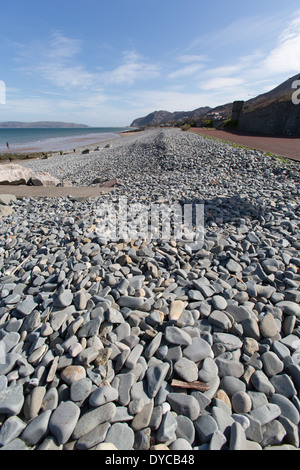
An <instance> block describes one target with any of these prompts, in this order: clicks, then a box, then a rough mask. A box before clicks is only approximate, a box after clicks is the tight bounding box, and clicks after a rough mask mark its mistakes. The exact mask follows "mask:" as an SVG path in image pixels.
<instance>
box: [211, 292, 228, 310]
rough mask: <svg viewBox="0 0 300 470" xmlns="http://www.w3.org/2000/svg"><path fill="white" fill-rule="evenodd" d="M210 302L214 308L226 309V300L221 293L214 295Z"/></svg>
mask: <svg viewBox="0 0 300 470" xmlns="http://www.w3.org/2000/svg"><path fill="white" fill-rule="evenodd" d="M211 303H212V305H213V307H214V308H215V309H216V310H226V307H227V305H228V304H227V301H226V299H225V298H224V297H222V296H221V295H214V296H213V297H212V299H211Z"/></svg>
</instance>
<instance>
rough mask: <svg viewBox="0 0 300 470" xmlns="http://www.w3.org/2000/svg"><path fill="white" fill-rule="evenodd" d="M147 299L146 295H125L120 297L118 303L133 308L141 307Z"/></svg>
mask: <svg viewBox="0 0 300 470" xmlns="http://www.w3.org/2000/svg"><path fill="white" fill-rule="evenodd" d="M145 301H146V299H145V298H144V297H132V296H128V295H123V296H121V297H120V298H119V300H118V304H119V306H120V307H128V308H131V309H133V310H135V309H137V310H138V309H139V308H141V307H142V306H143V305H144V303H145Z"/></svg>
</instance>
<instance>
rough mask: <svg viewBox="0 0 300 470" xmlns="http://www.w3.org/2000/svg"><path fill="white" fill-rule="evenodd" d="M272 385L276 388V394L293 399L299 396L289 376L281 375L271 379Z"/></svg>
mask: <svg viewBox="0 0 300 470" xmlns="http://www.w3.org/2000/svg"><path fill="white" fill-rule="evenodd" d="M270 382H271V384H272V385H273V386H274V388H275V391H276V393H279V394H280V395H284V396H285V397H287V398H292V397H293V396H294V395H297V390H296V388H295V386H294V383H293V381H292V379H291V378H290V377H289V376H288V375H287V374H280V375H276V376H274V377H271V378H270Z"/></svg>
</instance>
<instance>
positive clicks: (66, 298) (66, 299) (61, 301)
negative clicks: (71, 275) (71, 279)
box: [54, 289, 73, 308]
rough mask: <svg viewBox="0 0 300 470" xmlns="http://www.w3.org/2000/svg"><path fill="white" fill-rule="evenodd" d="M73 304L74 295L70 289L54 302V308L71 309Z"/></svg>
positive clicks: (64, 291)
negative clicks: (70, 306)
mask: <svg viewBox="0 0 300 470" xmlns="http://www.w3.org/2000/svg"><path fill="white" fill-rule="evenodd" d="M72 302H73V294H72V291H71V290H70V289H65V290H63V291H62V292H61V293H60V294H58V296H57V297H56V299H55V301H54V306H55V307H58V308H65V307H69V305H71V303H72Z"/></svg>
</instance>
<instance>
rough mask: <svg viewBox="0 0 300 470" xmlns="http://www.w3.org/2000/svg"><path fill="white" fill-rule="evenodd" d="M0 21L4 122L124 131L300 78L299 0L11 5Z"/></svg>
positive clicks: (13, 0)
mask: <svg viewBox="0 0 300 470" xmlns="http://www.w3.org/2000/svg"><path fill="white" fill-rule="evenodd" d="M0 17H1V29H0V64H1V65H0V121H11V120H13V121H38V120H57V121H68V122H77V123H84V124H88V125H91V126H125V125H130V123H131V122H132V120H133V119H135V118H137V117H141V116H145V115H146V114H148V113H150V112H152V111H154V110H160V109H164V110H168V111H189V110H192V109H195V108H198V107H200V106H212V107H214V106H217V105H219V104H224V103H228V102H231V101H233V100H235V99H245V100H247V99H250V98H251V97H254V96H256V95H258V94H260V93H263V92H265V91H268V90H270V89H272V88H274V87H275V86H277V85H279V84H280V83H281V82H283V81H284V80H286V79H288V78H289V77H291V76H293V75H295V74H296V73H300V6H299V0H297V1H294V0H290V1H289V2H282V0H280V1H279V0H272V1H270V0H263V1H262V0H259V1H258V0H251V2H241V1H240V0H238V1H236V0H227V1H218V0H215V2H202V1H201V0H190V1H189V2H183V1H182V0H180V1H179V0H151V1H147V0H139V1H138V0H126V1H125V0H114V1H111V2H107V1H105V2H104V1H102V0H84V1H83V0H51V1H50V0H43V1H42V2H38V1H37V0H26V1H24V0H10V1H9V2H8V1H7V2H4V1H3V2H2V4H1V6H0ZM3 84H5V86H6V103H5V104H3V103H2V104H1V101H2V102H3V99H2V100H1V92H2V95H3Z"/></svg>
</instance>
